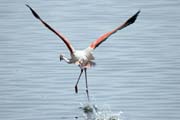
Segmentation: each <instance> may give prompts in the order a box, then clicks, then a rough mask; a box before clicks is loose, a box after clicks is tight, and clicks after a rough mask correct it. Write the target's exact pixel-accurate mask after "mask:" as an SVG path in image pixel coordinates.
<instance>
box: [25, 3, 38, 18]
mask: <svg viewBox="0 0 180 120" xmlns="http://www.w3.org/2000/svg"><path fill="white" fill-rule="evenodd" d="M26 6H27V7H28V8H29V9H30V10H31V12H32V14H33V15H34V17H36V18H37V19H41V18H40V17H39V15H38V14H37V13H36V12H35V11H34V10H33V9H32V8H31V7H30V6H29V5H28V4H26Z"/></svg>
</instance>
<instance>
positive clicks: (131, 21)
mask: <svg viewBox="0 0 180 120" xmlns="http://www.w3.org/2000/svg"><path fill="white" fill-rule="evenodd" d="M140 12H141V11H140V10H139V11H137V12H136V14H135V15H133V16H132V17H131V18H129V19H128V20H127V22H126V23H127V24H128V25H130V24H133V23H134V22H135V21H136V18H137V16H138V15H139V13H140Z"/></svg>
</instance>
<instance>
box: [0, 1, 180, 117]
mask: <svg viewBox="0 0 180 120" xmlns="http://www.w3.org/2000/svg"><path fill="white" fill-rule="evenodd" d="M25 4H29V5H31V7H33V8H34V9H35V10H36V11H37V12H38V13H39V14H40V16H41V17H42V18H43V19H44V20H45V21H47V22H48V23H49V24H51V25H52V26H53V27H54V28H56V29H58V30H59V31H61V32H62V33H63V34H64V35H65V36H67V37H68V38H69V39H70V40H71V43H72V44H73V46H74V47H75V48H76V49H84V48H86V47H88V45H89V44H90V43H91V42H92V41H93V40H95V39H97V38H98V37H99V36H100V35H101V34H103V33H105V32H108V31H109V30H112V29H113V28H115V27H117V26H118V25H119V24H121V23H123V22H124V21H125V20H126V19H127V18H129V17H130V16H131V15H133V14H134V13H136V12H137V11H138V10H141V13H140V15H139V17H138V19H137V21H136V23H135V24H133V25H131V26H129V27H127V28H126V29H123V30H122V31H118V32H117V33H116V34H114V35H113V36H111V37H110V38H109V39H108V40H107V41H106V42H104V43H103V44H102V45H100V46H99V47H98V48H97V49H96V51H94V56H95V57H96V60H95V62H96V64H97V65H96V67H94V68H92V69H90V70H88V71H87V73H88V83H89V91H90V97H91V102H92V103H93V104H95V105H98V106H104V105H108V106H109V108H110V109H111V111H112V112H114V113H118V112H120V111H122V112H123V114H122V116H123V118H122V119H123V120H179V119H180V114H179V113H180V92H179V89H180V81H179V79H180V34H179V33H180V22H179V21H180V14H179V11H180V9H179V6H180V1H179V0H158V1H155V0H153V1H148V0H139V1H135V0H128V1H126V0H122V1H119V0H111V1H107V0H106V1H105V0H99V1H96V0H91V1H82V0H76V1H67V0H61V1H60V0H46V1H43V0H39V1H37V0H31V1H27V0H19V1H7V0H1V1H0V120H62V119H64V120H72V119H74V117H76V116H77V115H78V114H79V107H80V103H86V102H87V98H86V93H85V80H84V76H83V77H82V79H81V81H80V83H79V94H75V93H74V85H75V83H76V80H77V77H78V75H79V72H80V70H79V68H78V67H77V66H75V65H68V64H66V63H64V62H59V54H60V53H64V54H65V55H67V56H68V55H69V53H68V50H67V48H66V47H65V45H64V43H63V42H62V41H61V40H59V38H58V37H57V36H55V35H54V34H53V33H51V32H50V31H49V30H47V29H46V28H45V27H44V26H42V25H41V23H40V22H39V21H38V20H36V19H35V18H34V17H33V16H32V14H31V12H30V11H29V9H28V8H27V7H26V6H25Z"/></svg>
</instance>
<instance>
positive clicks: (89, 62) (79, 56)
mask: <svg viewBox="0 0 180 120" xmlns="http://www.w3.org/2000/svg"><path fill="white" fill-rule="evenodd" d="M26 6H27V7H28V8H29V9H30V10H31V12H32V14H33V15H34V17H35V18H37V19H38V20H40V22H41V23H42V24H43V25H44V26H45V27H47V28H48V29H49V30H51V31H52V32H54V33H55V34H56V35H57V36H58V37H59V38H60V39H61V40H62V41H63V42H64V43H65V45H66V46H67V48H68V49H69V52H70V56H71V58H66V57H65V56H64V55H63V54H61V55H60V61H61V60H64V61H65V62H67V63H68V64H76V65H78V66H79V67H80V70H81V72H80V74H79V77H78V79H77V82H76V84H75V92H76V93H78V87H77V86H78V83H79V80H80V78H81V75H82V73H83V71H84V72H85V80H86V94H87V97H88V100H89V93H88V83H87V68H90V67H92V66H95V62H94V61H93V60H94V59H95V58H94V56H93V53H92V52H93V50H95V49H96V48H97V47H98V46H99V45H100V44H101V43H102V42H104V41H105V40H106V39H107V38H108V37H110V36H111V35H112V34H114V33H116V32H117V31H118V30H121V29H123V28H125V27H127V26H128V25H130V24H132V23H134V22H135V20H136V18H137V16H138V14H139V13H140V10H139V11H138V12H137V13H136V14H134V15H133V16H132V17H130V18H129V19H128V20H127V21H126V22H124V23H123V24H121V25H120V26H118V27H117V28H115V29H113V30H112V31H110V32H107V33H105V34H103V35H102V36H100V37H99V38H98V39H96V40H95V41H93V42H92V43H91V44H90V45H89V47H88V48H86V49H84V50H75V49H74V48H73V46H72V45H71V44H70V42H69V40H68V39H67V38H66V37H64V36H63V35H62V34H61V33H60V32H58V31H56V30H55V29H53V28H52V27H51V26H50V25H49V24H47V23H46V22H45V21H44V20H42V19H41V18H40V16H39V15H38V14H37V13H36V12H35V11H34V10H33V9H32V8H31V7H30V6H29V5H26Z"/></svg>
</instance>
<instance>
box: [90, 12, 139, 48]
mask: <svg viewBox="0 0 180 120" xmlns="http://www.w3.org/2000/svg"><path fill="white" fill-rule="evenodd" d="M139 13H140V11H138V12H137V13H136V14H135V15H133V16H132V17H130V18H129V19H128V20H127V21H126V22H124V23H123V24H122V25H120V26H118V27H117V28H116V29H114V30H112V31H110V32H107V33H105V34H103V35H102V36H100V37H99V38H98V39H97V40H95V41H93V42H92V43H91V44H90V48H92V49H95V48H96V47H98V46H99V45H100V44H101V43H102V42H104V41H105V40H106V39H107V38H108V37H109V36H111V35H112V34H114V33H115V32H117V31H118V30H121V29H123V28H125V27H127V26H128V25H130V24H133V23H134V22H135V20H136V18H137V16H138V14H139Z"/></svg>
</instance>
